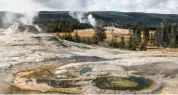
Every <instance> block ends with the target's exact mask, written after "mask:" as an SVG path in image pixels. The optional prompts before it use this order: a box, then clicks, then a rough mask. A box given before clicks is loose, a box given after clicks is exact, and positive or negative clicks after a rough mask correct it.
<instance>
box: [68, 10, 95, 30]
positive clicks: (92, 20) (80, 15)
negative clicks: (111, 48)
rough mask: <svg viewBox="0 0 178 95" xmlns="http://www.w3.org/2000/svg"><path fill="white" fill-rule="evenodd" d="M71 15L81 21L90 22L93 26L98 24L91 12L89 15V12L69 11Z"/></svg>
mask: <svg viewBox="0 0 178 95" xmlns="http://www.w3.org/2000/svg"><path fill="white" fill-rule="evenodd" d="M69 15H70V16H71V17H73V18H74V19H77V20H78V21H79V22H80V23H89V24H91V25H92V26H93V27H95V25H96V20H95V18H94V17H93V16H92V15H91V14H89V15H88V16H87V12H69Z"/></svg>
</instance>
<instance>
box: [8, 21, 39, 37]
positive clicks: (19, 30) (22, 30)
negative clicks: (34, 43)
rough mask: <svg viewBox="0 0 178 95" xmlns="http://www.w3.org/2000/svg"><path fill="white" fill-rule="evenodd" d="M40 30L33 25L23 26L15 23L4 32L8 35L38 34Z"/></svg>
mask: <svg viewBox="0 0 178 95" xmlns="http://www.w3.org/2000/svg"><path fill="white" fill-rule="evenodd" d="M38 33H39V31H38V29H37V28H36V27H35V26H33V25H23V24H20V23H15V24H13V25H11V26H10V27H9V28H8V29H6V30H5V31H4V34H6V35H14V34H38Z"/></svg>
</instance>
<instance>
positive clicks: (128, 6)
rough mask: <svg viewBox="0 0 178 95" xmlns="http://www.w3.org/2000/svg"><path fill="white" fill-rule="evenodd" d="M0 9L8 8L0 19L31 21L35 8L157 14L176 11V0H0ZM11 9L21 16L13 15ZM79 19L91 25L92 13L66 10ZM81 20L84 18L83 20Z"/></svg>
mask: <svg viewBox="0 0 178 95" xmlns="http://www.w3.org/2000/svg"><path fill="white" fill-rule="evenodd" d="M0 11H8V12H7V13H6V14H5V16H4V17H3V23H4V24H5V25H6V24H12V23H14V22H21V23H23V24H33V21H34V18H35V17H37V16H38V13H39V11H70V13H72V12H74V11H82V12H84V13H87V12H89V11H119V12H144V13H160V14H178V0H0ZM13 13H20V14H22V15H23V16H22V17H20V18H17V17H16V15H14V14H13ZM70 15H71V16H72V17H73V18H76V19H78V20H79V21H80V22H87V23H90V24H91V25H93V26H94V25H95V24H96V21H95V18H94V17H93V16H92V15H88V16H87V19H84V18H85V17H84V15H83V13H77V14H75V13H74V14H70ZM83 20H84V21H83Z"/></svg>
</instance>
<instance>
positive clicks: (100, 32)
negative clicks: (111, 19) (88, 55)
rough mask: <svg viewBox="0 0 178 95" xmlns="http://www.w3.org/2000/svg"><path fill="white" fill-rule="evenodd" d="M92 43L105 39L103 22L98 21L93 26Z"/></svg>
mask: <svg viewBox="0 0 178 95" xmlns="http://www.w3.org/2000/svg"><path fill="white" fill-rule="evenodd" d="M92 39H93V42H94V44H98V43H99V42H100V41H104V40H105V39H106V33H105V29H104V22H103V21H98V22H97V25H96V27H95V34H94V35H93V37H92Z"/></svg>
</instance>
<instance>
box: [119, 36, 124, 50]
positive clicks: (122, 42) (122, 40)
mask: <svg viewBox="0 0 178 95" xmlns="http://www.w3.org/2000/svg"><path fill="white" fill-rule="evenodd" d="M119 45H120V48H122V49H124V47H125V40H124V37H123V36H122V37H121V41H120V44H119Z"/></svg>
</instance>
